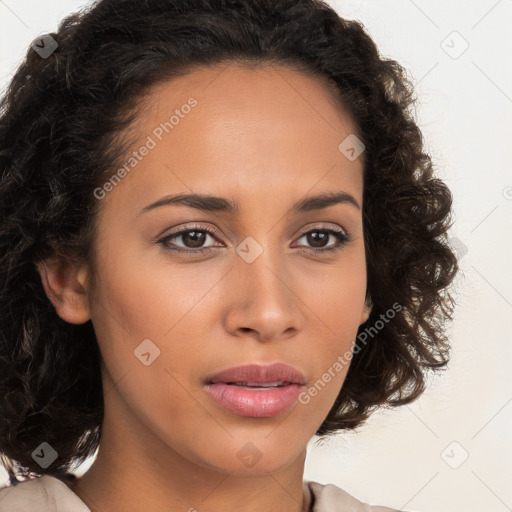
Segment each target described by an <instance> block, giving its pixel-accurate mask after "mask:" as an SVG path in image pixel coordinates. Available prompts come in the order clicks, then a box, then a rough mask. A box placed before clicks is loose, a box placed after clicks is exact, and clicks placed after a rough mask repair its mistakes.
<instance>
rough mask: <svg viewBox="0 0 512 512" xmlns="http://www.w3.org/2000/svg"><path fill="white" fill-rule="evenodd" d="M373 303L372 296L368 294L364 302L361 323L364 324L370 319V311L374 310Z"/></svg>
mask: <svg viewBox="0 0 512 512" xmlns="http://www.w3.org/2000/svg"><path fill="white" fill-rule="evenodd" d="M372 308H373V303H372V299H371V297H370V296H368V297H367V298H366V300H365V302H364V308H363V311H362V313H361V321H360V322H359V325H362V324H364V323H365V322H366V320H368V318H369V317H370V313H371V312H372Z"/></svg>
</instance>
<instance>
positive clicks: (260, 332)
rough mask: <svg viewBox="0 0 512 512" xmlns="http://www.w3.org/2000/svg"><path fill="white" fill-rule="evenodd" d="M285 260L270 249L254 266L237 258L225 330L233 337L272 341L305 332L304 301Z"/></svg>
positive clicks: (227, 303) (231, 274) (230, 283)
mask: <svg viewBox="0 0 512 512" xmlns="http://www.w3.org/2000/svg"><path fill="white" fill-rule="evenodd" d="M285 260H286V258H285V257H284V256H283V254H281V255H280V256H278V255H276V254H275V253H273V252H272V251H271V250H270V249H267V248H265V249H264V250H263V252H262V253H261V254H260V255H259V256H258V257H257V258H256V259H255V260H254V261H252V262H251V263H248V262H247V261H246V260H245V259H244V258H243V257H237V259H236V261H235V268H234V269H233V271H232V272H230V278H229V283H227V286H228V290H229V292H227V293H228V300H227V302H226V311H225V314H224V321H225V328H226V330H227V331H228V332H230V333H231V334H232V335H234V336H238V337H243V336H245V337H247V336H249V337H253V338H255V339H256V340H258V341H260V342H268V341H272V340H279V339H283V338H289V337H292V336H294V335H296V333H297V332H299V331H300V330H301V328H302V325H303V323H304V316H303V315H304V314H303V308H301V307H300V306H301V304H303V298H301V297H299V296H298V295H297V293H296V292H294V290H293V283H292V282H291V280H292V279H291V277H290V275H291V274H290V272H289V271H287V269H286V261H285Z"/></svg>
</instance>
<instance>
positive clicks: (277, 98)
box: [0, 0, 457, 512]
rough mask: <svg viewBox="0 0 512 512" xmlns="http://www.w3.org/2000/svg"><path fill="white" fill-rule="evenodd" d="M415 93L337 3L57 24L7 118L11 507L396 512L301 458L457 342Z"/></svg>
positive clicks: (178, 11) (1, 498) (397, 391)
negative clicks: (448, 328) (451, 330)
mask: <svg viewBox="0 0 512 512" xmlns="http://www.w3.org/2000/svg"><path fill="white" fill-rule="evenodd" d="M413 101H414V100H413V92H412V86H411V84H410V83H409V82H408V80H407V78H406V73H405V70H404V69H403V68H402V67H401V66H400V65H399V64H398V63H397V62H395V61H393V60H386V59H383V58H381V57H380V55H379V52H378V50H377V48H376V46H375V44H374V42H373V41H372V40H371V38H370V37H369V36H368V35H367V33H366V32H365V30H364V28H363V27H362V26H361V25H360V24H359V23H357V22H354V21H347V20H344V19H342V18H340V17H339V16H338V15H337V14H336V13H335V11H334V10H333V9H331V8H330V7H329V6H328V5H327V4H325V3H323V2H321V1H319V0H300V1H297V0H283V1H269V0H256V1H254V0H252V1H250V2H249V1H242V0H230V1H226V0H198V1H195V2H191V1H190V0H172V1H168V2H161V1H156V0H146V1H145V2H137V1H135V0H126V1H125V0H102V1H100V2H98V3H96V4H95V5H93V6H92V7H91V8H90V9H88V10H84V11H82V12H81V13H79V14H74V15H72V16H69V17H68V18H66V19H65V20H64V21H63V22H62V24H61V25H60V27H59V30H58V32H57V33H54V34H51V35H48V36H45V37H43V38H40V40H37V41H35V42H34V45H33V47H32V49H30V50H29V52H28V54H27V57H26V59H25V61H24V62H23V63H22V65H21V66H20V68H19V70H18V72H17V73H16V75H15V76H14V78H13V80H12V82H11V84H10V87H9V89H8V90H7V93H6V95H5V97H4V99H3V102H2V117H1V122H0V145H1V149H0V169H1V172H2V178H1V182H0V183H1V184H0V208H1V221H2V222H1V227H0V244H1V256H0V257H1V260H0V276H1V290H2V292H1V299H0V300H1V308H0V310H1V312H0V332H1V342H0V361H1V365H2V368H1V370H2V372H1V380H0V382H1V384H0V386H1V388H0V389H1V391H2V393H1V397H2V398H1V401H0V407H1V412H2V420H1V435H0V451H1V452H2V459H3V463H4V465H5V466H6V468H7V469H8V471H9V474H10V476H11V483H12V484H15V485H11V486H9V487H6V488H4V489H2V490H1V491H0V511H4V510H12V509H13V508H14V507H15V506H17V507H18V509H19V507H21V510H30V511H34V510H44V511H46V510H58V511H61V510H66V511H68V510H76V511H80V512H82V511H87V510H90V511H93V512H100V511H107V510H108V511H110V510H123V511H125V512H131V511H139V510H147V511H152V512H153V511H154V512H159V511H164V510H165V511H167V510H188V511H194V510H197V511H211V512H216V511H221V510H222V511H226V510H234V509H240V508H241V509H243V510H245V511H254V512H255V511H262V510H265V511H268V510H276V511H277V510H279V511H281V510H283V511H287V512H299V511H313V512H327V511H334V510H354V511H361V512H362V511H364V510H372V511H376V512H378V511H384V510H391V509H389V508H386V507H369V505H367V504H364V503H362V502H361V501H359V500H357V498H355V497H353V496H351V495H350V494H348V493H347V492H345V491H344V490H342V489H341V488H339V487H336V486H334V485H322V484H319V483H317V482H310V481H304V480H303V470H304V461H305V455H306V445H307V443H308V441H309V440H310V439H311V438H312V437H313V435H315V434H317V435H320V436H326V435H329V434H333V433H336V432H340V431H343V430H350V429H354V428H356V427H357V426H359V425H361V424H362V423H364V421H365V420H366V419H367V418H368V417H369V416H370V414H371V413H372V412H373V411H374V410H376V409H377V408H378V407H379V406H399V405H402V404H406V403H409V402H411V401H413V400H415V399H416V398H418V397H419V396H420V395H421V393H422V392H423V390H424V389H425V382H426V373H427V372H428V371H429V370H433V371H434V370H437V369H440V368H442V367H443V366H445V365H446V363H447V361H448V358H449V344H448V341H447V339H446V337H445V335H444V323H445V322H446V321H447V320H449V319H450V318H451V314H452V310H453V303H452V299H451V296H450V294H449V292H448V287H449V285H450V284H451V282H452V280H453V278H454V276H455V273H456V271H457V265H456V258H455V255H454V253H453V252H452V251H451V249H450V248H449V246H448V244H447V230H448V228H449V226H450V222H451V221H450V213H451V194H450V192H449V190H448V189H447V187H446V186H445V185H444V183H442V182H441V181H440V180H439V179H437V178H436V177H435V176H434V174H433V168H432V164H431V161H430V158H429V156H428V155H427V154H426V153H425V152H424V150H423V148H422V136H421V132H420V130H419V128H418V127H417V125H416V124H415V122H414V119H413V116H412V114H411V106H412V104H413ZM96 450H98V452H97V457H96V460H95V462H94V463H93V465H92V467H91V468H90V469H89V470H88V471H87V472H86V473H85V475H83V476H82V477H80V478H76V477H73V474H72V470H73V468H74V467H76V465H77V464H80V463H81V462H83V461H85V460H86V459H87V458H88V457H90V456H92V455H94V454H95V453H96ZM18 478H19V479H21V482H20V481H19V480H18ZM52 507H53V508H52Z"/></svg>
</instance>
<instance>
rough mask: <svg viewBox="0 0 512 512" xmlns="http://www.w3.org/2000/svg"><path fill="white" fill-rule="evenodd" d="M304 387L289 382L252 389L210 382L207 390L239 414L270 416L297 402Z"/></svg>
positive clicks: (216, 399) (221, 403)
mask: <svg viewBox="0 0 512 512" xmlns="http://www.w3.org/2000/svg"><path fill="white" fill-rule="evenodd" d="M303 387H304V386H302V385H299V384H288V385H286V386H282V387H275V388H254V389H250V388H247V387H243V386H236V385H233V384H225V383H223V382H218V383H215V384H213V383H211V384H208V385H207V386H206V390H207V392H208V393H209V395H210V396H211V397H212V398H213V400H214V401H215V402H217V403H218V404H220V405H222V406H223V407H225V408H226V409H228V410H229V411H231V412H234V413H235V414H238V415H239V416H250V417H253V418H269V417H272V416H277V415H278V414H279V413H281V412H283V411H285V410H286V409H288V407H290V406H291V405H292V404H293V403H295V402H296V401H297V399H298V397H299V394H300V392H301V390H302V388H303Z"/></svg>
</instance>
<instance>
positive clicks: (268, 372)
mask: <svg viewBox="0 0 512 512" xmlns="http://www.w3.org/2000/svg"><path fill="white" fill-rule="evenodd" d="M275 381H280V382H281V381H282V382H289V383H290V384H301V385H303V384H305V378H304V375H302V373H301V372H300V371H299V370H297V369H295V368H293V367H292V366H289V365H287V364H284V363H273V364H246V365H242V366H235V367H233V368H228V369H227V370H223V371H221V372H219V373H216V374H214V375H212V376H210V377H208V378H207V379H206V382H207V384H215V383H218V382H224V383H228V382H257V383H268V382H275Z"/></svg>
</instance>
